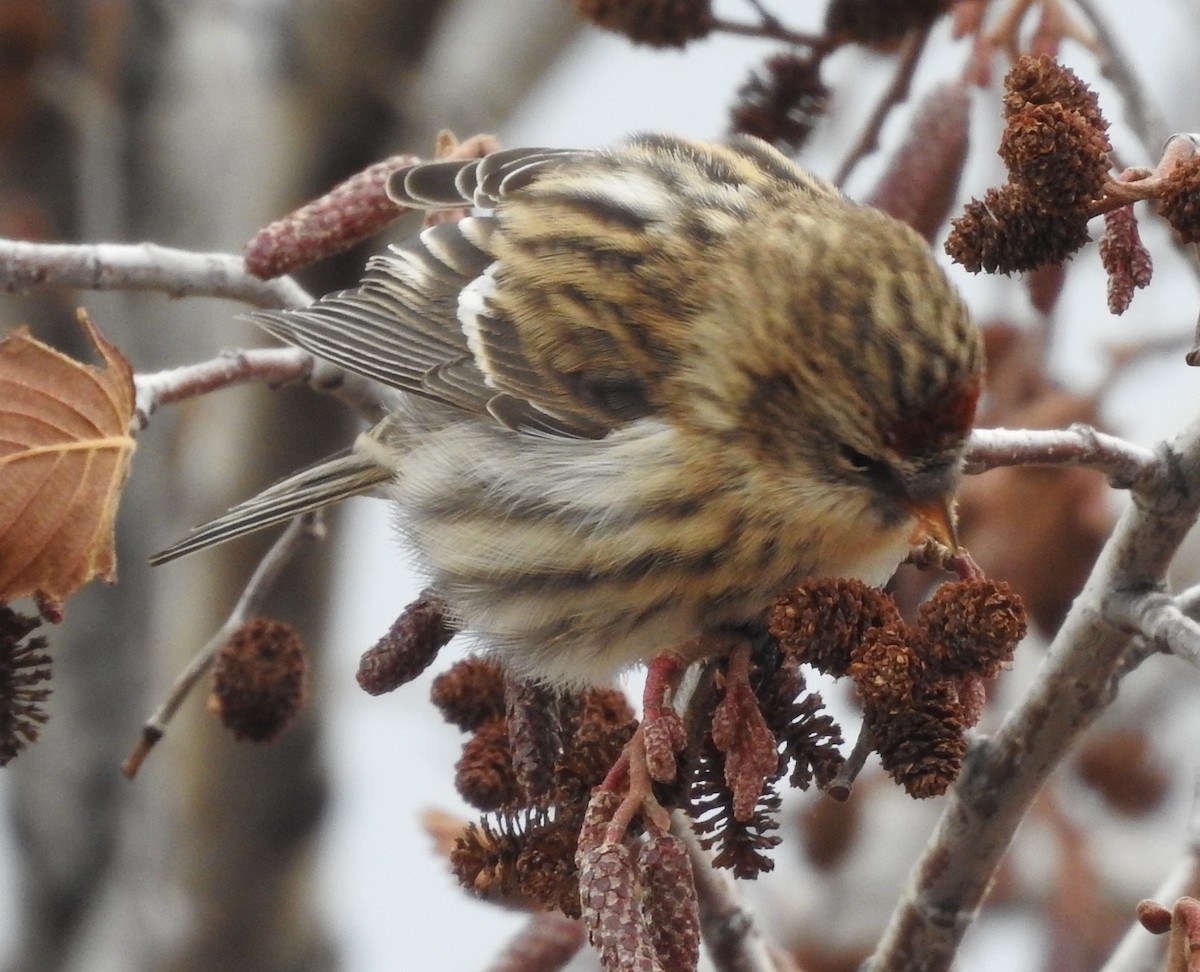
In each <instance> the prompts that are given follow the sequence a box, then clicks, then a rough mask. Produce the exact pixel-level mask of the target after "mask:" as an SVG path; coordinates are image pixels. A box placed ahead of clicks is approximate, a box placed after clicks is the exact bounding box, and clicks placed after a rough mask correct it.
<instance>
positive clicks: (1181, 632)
mask: <svg viewBox="0 0 1200 972" xmlns="http://www.w3.org/2000/svg"><path fill="white" fill-rule="evenodd" d="M1104 616H1105V617H1106V618H1108V620H1109V621H1111V622H1112V623H1113V624H1115V625H1117V626H1118V627H1125V628H1126V629H1128V630H1129V631H1130V632H1131V633H1134V634H1140V635H1141V636H1142V637H1143V638H1146V639H1147V640H1149V641H1150V642H1151V643H1152V644H1153V645H1154V647H1155V648H1157V649H1158V650H1159V651H1161V652H1165V653H1167V654H1170V655H1178V656H1179V657H1180V658H1183V659H1185V660H1187V661H1189V662H1191V663H1192V664H1193V665H1197V666H1200V622H1196V621H1194V620H1192V619H1191V618H1190V617H1188V616H1187V614H1185V613H1184V612H1183V611H1182V610H1181V609H1180V606H1179V602H1178V601H1177V600H1176V599H1175V598H1173V597H1171V595H1169V594H1164V593H1162V592H1161V591H1152V592H1150V593H1142V592H1136V593H1126V592H1118V593H1115V594H1113V595H1111V596H1109V597H1107V598H1105V600H1104Z"/></svg>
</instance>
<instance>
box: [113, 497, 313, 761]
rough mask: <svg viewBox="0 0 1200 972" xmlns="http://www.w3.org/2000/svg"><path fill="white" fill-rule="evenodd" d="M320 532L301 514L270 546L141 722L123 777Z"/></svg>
mask: <svg viewBox="0 0 1200 972" xmlns="http://www.w3.org/2000/svg"><path fill="white" fill-rule="evenodd" d="M323 532H324V531H323V529H322V527H321V525H320V516H319V513H303V514H301V515H300V516H297V517H296V518H295V519H293V520H292V521H291V523H289V524H288V526H287V529H286V530H284V531H283V533H282V534H281V535H280V537H279V539H278V540H276V541H275V542H274V543H273V544H271V549H270V550H268V551H267V553H266V555H265V556H264V557H263V559H262V560H261V561H260V562H259V564H258V567H257V568H255V571H254V573H253V574H252V575H251V576H250V580H249V581H248V582H247V583H246V587H245V590H243V591H242V596H241V597H240V598H238V602H237V604H235V605H234V607H233V610H232V611H231V612H230V613H229V617H228V618H226V620H225V623H224V624H223V625H221V627H220V628H219V629H218V630H217V633H216V634H214V635H213V636H212V638H210V639H209V641H208V644H206V645H205V646H204V647H203V648H201V649H200V651H199V652H197V653H196V655H195V656H194V657H193V658H192V660H191V661H190V662H188V664H187V666H186V667H185V668H184V670H183V671H182V672H180V673H179V676H178V677H177V678H176V679H175V684H174V685H172V686H171V690H170V691H169V692H168V693H167V697H166V699H164V700H163V702H162V704H161V705H160V706H159V707H158V708H157V709H156V710H155V711H154V714H153V715H151V716H150V718H149V719H147V720H146V721H145V723H143V725H142V734H141V738H140V739H139V740H138V743H137V745H136V746H135V747H134V749H133V752H131V753H130V754H129V756H128V757H127V758H126V760H125V762H124V763H122V764H121V772H122V773H124V774H125V776H126V777H128V778H129V779H133V778H134V777H135V776H136V775H137V773H138V770H140V769H141V768H142V763H144V762H145V760H146V757H147V756H149V755H150V750H152V749H153V748H154V747H155V746H156V745H157V744H158V741H159V740H160V739H162V737H163V736H164V735H165V734H166V731H167V724H168V723H169V722H170V721H171V719H172V718H173V717H174V716H175V713H176V712H177V711H178V710H179V707H180V706H181V705H182V704H183V702H184V700H185V699H186V698H187V697H188V695H189V694H190V693H191V691H192V689H193V688H195V687H196V685H197V683H199V681H200V679H202V678H203V677H204V676H205V674H207V673H208V671H209V670H210V669H211V668H212V666H213V662H214V661H215V660H216V657H217V653H218V652H219V651H220V650H221V648H222V647H224V645H225V643H226V642H227V641H228V640H229V638H230V636H231V635H232V634H233V633H234V632H235V631H237V629H238V628H240V627H241V626H242V625H243V624H245V623H246V622H247V621H248V620H250V618H251V617H252V616H253V615H254V614H255V613H256V612H257V611H258V610H259V608H260V607H261V606H262V603H263V601H264V599H265V598H266V596H267V594H268V593H270V590H271V588H272V587H273V586H274V585H275V582H276V581H277V580H278V579H279V575H280V574H281V573H282V572H283V569H284V567H286V566H287V565H288V563H289V562H290V561H291V559H292V557H294V556H295V555H296V553H297V552H298V551H299V549H300V546H301V544H302V542H303V541H305V540H308V539H317V538H319V537H320V536H321V535H322V534H323Z"/></svg>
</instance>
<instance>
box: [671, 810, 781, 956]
mask: <svg viewBox="0 0 1200 972" xmlns="http://www.w3.org/2000/svg"><path fill="white" fill-rule="evenodd" d="M671 833H673V834H674V835H675V836H676V837H678V838H679V839H680V840H682V841H683V843H684V845H685V846H686V847H687V851H688V856H689V858H690V859H691V862H692V875H693V879H694V881H695V884H696V898H697V901H698V903H699V906H700V928H701V932H702V935H701V937H702V938H703V941H704V944H705V947H706V948H707V950H708V956H709V958H710V959H711V960H712V964H713V967H714V968H716V969H717V970H718V972H796V967H795V965H794V964H793V963H792V962H791V960H790V959H789V958H788V957H787V956H786V955H784V954H783V953H782V951H781V950H780V949H774V948H772V947H771V946H770V945H769V944H768V943H767V941H766V940H765V939H764V938H763V935H762V932H761V931H759V929H758V927H757V926H756V925H755V924H754V919H753V918H752V917H751V915H750V913H749V912H748V911H747V910H746V907H745V905H743V904H742V901H741V898H740V897H739V896H738V893H737V888H736V886H735V885H734V882H733V878H731V877H730V876H729V874H727V873H726V872H725V871H718V870H716V869H715V868H714V867H713V866H712V858H711V857H710V856H709V854H708V852H707V851H706V850H704V848H703V847H701V846H700V841H699V839H697V837H696V834H695V831H693V830H692V824H691V821H689V820H688V819H687V817H685V816H683V815H682V814H681V813H679V812H678V811H676V812H675V813H672V814H671Z"/></svg>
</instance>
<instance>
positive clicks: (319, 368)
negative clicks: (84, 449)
mask: <svg viewBox="0 0 1200 972" xmlns="http://www.w3.org/2000/svg"><path fill="white" fill-rule="evenodd" d="M246 381H265V382H266V383H267V384H268V385H270V386H271V387H272V388H275V387H278V386H280V385H293V384H306V385H308V386H309V387H311V388H314V389H316V390H317V391H322V392H327V393H329V394H331V395H334V396H335V397H336V398H338V399H340V400H341V401H343V402H345V403H346V404H348V405H350V406H351V407H352V408H354V409H355V411H357V412H359V413H360V414H361V415H363V416H364V417H365V418H366V419H367V420H368V421H371V422H377V421H378V420H379V419H381V418H383V415H384V413H385V411H386V398H387V396H386V395H384V394H382V391H383V389H382V387H381V386H380V385H378V384H377V383H376V382H373V381H371V380H369V379H367V378H362V377H360V376H358V375H351V374H349V373H347V372H345V371H343V370H342V369H341V368H337V367H335V366H334V365H331V364H329V363H327V362H325V361H322V360H321V359H320V358H314V357H313V356H312V355H311V354H309V353H308V352H307V351H303V350H301V349H300V348H252V349H244V348H235V349H233V350H229V351H222V352H221V353H220V354H219V355H217V356H216V357H215V358H211V359H210V360H208V361H201V362H199V363H198V364H192V365H183V366H181V367H178V368H168V369H166V370H165V371H156V372H153V373H150V374H140V375H134V378H133V384H134V391H135V409H134V416H133V427H134V431H135V432H140V431H141V430H142V429H144V428H146V426H147V425H149V423H150V416H151V415H153V414H154V412H155V411H156V410H157V409H158V408H159V407H160V406H162V405H173V404H174V403H176V402H181V401H184V400H185V399H188V398H195V397H197V396H200V395H207V394H208V393H209V392H213V391H217V390H219V389H221V388H227V387H228V386H230V385H236V384H241V383H242V382H246Z"/></svg>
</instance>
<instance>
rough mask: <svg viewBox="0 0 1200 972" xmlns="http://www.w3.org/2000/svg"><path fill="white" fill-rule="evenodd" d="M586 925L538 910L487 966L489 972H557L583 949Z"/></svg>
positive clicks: (559, 914) (555, 913) (557, 914)
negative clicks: (584, 926)
mask: <svg viewBox="0 0 1200 972" xmlns="http://www.w3.org/2000/svg"><path fill="white" fill-rule="evenodd" d="M586 940H587V935H586V934H585V933H584V928H583V923H582V922H581V921H579V920H578V919H576V918H568V917H567V916H566V915H563V914H561V913H559V912H557V911H537V912H534V913H533V914H532V915H530V916H529V920H528V921H527V922H526V923H525V925H524V926H523V927H522V928H521V930H520V931H519V932H517V934H516V936H515V937H514V938H512V939H510V940H509V942H508V944H507V945H505V946H504V949H503V951H501V952H500V954H499V955H497V956H496V958H495V960H494V961H493V962H492V964H491V965H490V966H488V972H557V970H558V969H563V968H566V966H567V964H568V963H569V962H570V961H571V959H572V958H574V957H575V954H576V953H577V952H578V951H579V950H580V949H581V948H583V946H584V943H585V941H586Z"/></svg>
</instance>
